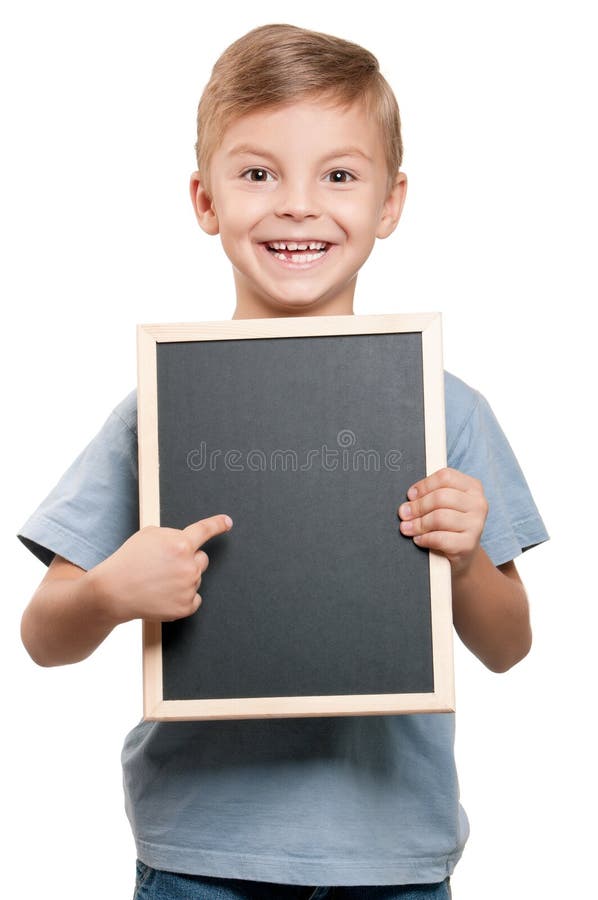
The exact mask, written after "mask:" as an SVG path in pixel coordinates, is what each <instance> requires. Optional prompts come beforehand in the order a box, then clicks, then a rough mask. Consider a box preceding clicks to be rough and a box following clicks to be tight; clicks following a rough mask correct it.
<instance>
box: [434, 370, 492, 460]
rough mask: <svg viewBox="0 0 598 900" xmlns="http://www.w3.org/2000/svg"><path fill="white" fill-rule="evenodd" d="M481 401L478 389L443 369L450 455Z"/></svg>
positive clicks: (448, 452) (448, 450)
mask: <svg viewBox="0 0 598 900" xmlns="http://www.w3.org/2000/svg"><path fill="white" fill-rule="evenodd" d="M482 401H483V397H482V395H481V394H480V392H479V391H477V390H476V389H475V388H473V387H471V385H469V384H467V383H466V382H465V381H463V380H462V379H461V378H457V376H456V375H453V374H452V373H451V372H447V371H446V369H445V370H444V406H445V418H446V446H447V454H448V456H449V457H450V456H451V455H452V452H453V450H454V449H455V447H456V445H457V443H458V441H459V438H460V436H461V434H462V432H463V430H464V428H465V427H466V426H467V424H468V423H469V422H470V421H471V418H472V416H473V414H474V412H475V410H476V408H477V407H478V406H479V404H480V403H481V402H482Z"/></svg>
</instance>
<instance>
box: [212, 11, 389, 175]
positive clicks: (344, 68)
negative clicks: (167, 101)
mask: <svg viewBox="0 0 598 900" xmlns="http://www.w3.org/2000/svg"><path fill="white" fill-rule="evenodd" d="M307 96H317V97H320V96H326V97H329V98H330V100H331V102H333V103H335V104H336V105H338V106H342V107H344V106H350V105H351V104H352V103H354V102H355V101H357V100H361V101H362V102H363V103H364V104H365V107H366V111H367V113H368V114H369V115H372V116H373V118H374V121H375V122H376V123H377V124H378V126H379V128H380V131H381V135H382V140H383V144H384V153H385V158H386V164H387V168H388V189H389V190H390V188H391V187H392V185H393V184H394V181H395V178H396V175H397V173H398V171H399V167H400V165H401V161H402V158H403V143H402V140H401V119H400V115H399V107H398V104H397V101H396V98H395V95H394V94H393V92H392V89H391V87H390V85H389V84H388V82H387V81H386V79H385V78H384V77H383V76H382V74H381V73H380V68H379V65H378V60H377V59H376V57H375V56H374V55H373V54H372V53H370V52H369V50H365V49H364V48H363V47H360V46H359V44H353V43H351V42H350V41H345V40H343V39H342V38H337V37H333V36H332V35H329V34H322V33H320V32H318V31H307V30H306V29H305V28H298V27H296V26H294V25H262V26H260V27H259V28H254V29H253V31H250V32H248V33H247V34H245V35H243V37H241V38H239V39H238V40H237V41H235V42H234V43H233V44H231V45H230V47H227V49H226V50H225V51H224V53H223V54H222V55H221V56H220V57H219V59H218V60H217V61H216V64H215V65H214V68H213V69H212V74H211V77H210V80H209V82H208V83H207V85H206V87H205V89H204V91H203V94H202V96H201V99H200V101H199V107H198V110H197V143H196V144H195V153H196V157H197V168H198V170H199V172H200V174H201V175H202V179H203V182H204V186H205V187H206V189H207V190H208V192H209V191H210V187H209V164H210V160H211V158H212V154H213V153H214V151H215V149H216V147H217V146H218V144H219V143H220V141H221V139H222V136H223V134H224V132H225V130H226V128H227V127H228V126H229V125H230V124H231V123H232V122H233V121H234V120H235V119H238V118H240V117H241V116H244V115H247V114H248V113H251V112H255V111H257V110H261V109H265V108H267V107H273V106H278V105H282V104H284V103H289V102H292V101H294V100H298V99H300V98H305V97H307Z"/></svg>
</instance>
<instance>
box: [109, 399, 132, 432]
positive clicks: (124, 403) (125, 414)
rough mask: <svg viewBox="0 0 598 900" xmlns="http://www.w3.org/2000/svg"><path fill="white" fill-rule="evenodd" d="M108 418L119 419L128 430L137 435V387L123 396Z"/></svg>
mask: <svg viewBox="0 0 598 900" xmlns="http://www.w3.org/2000/svg"><path fill="white" fill-rule="evenodd" d="M110 418H113V419H119V420H120V421H121V422H122V423H123V424H124V425H126V426H127V428H128V429H129V431H132V432H133V434H134V435H135V436H136V435H137V388H133V390H132V391H130V392H129V393H128V394H127V395H126V397H123V399H122V400H121V401H120V403H118V404H117V405H116V406H115V407H114V409H113V410H112V412H111V413H110Z"/></svg>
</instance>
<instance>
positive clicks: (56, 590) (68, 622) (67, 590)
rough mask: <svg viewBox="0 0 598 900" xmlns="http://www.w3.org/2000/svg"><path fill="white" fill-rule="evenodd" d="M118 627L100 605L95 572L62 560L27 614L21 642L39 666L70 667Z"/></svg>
mask: <svg viewBox="0 0 598 900" xmlns="http://www.w3.org/2000/svg"><path fill="white" fill-rule="evenodd" d="M116 624H117V622H116V621H115V620H113V619H112V618H111V617H110V616H109V614H108V613H107V611H106V610H105V609H104V606H103V604H102V602H101V600H100V595H99V593H98V591H97V589H96V578H95V570H94V569H90V570H89V571H86V570H85V569H81V568H80V567H79V566H76V565H75V564H74V563H71V562H69V561H68V560H66V559H64V558H63V557H62V556H58V555H57V556H55V557H54V559H53V560H52V562H51V563H50V565H49V566H48V571H47V572H46V575H45V577H44V578H43V580H42V581H41V583H40V585H39V587H38V588H37V590H36V592H35V594H34V595H33V597H32V598H31V601H30V603H29V605H28V606H27V608H26V610H25V612H24V613H23V617H22V619H21V640H22V641H23V644H24V646H25V649H26V650H27V652H28V653H29V655H30V656H31V658H32V659H33V660H34V662H36V663H37V664H38V665H40V666H60V665H66V664H67V663H74V662H80V661H81V660H82V659H86V658H87V657H88V656H89V655H90V654H91V653H93V651H94V650H95V649H96V647H98V646H99V645H100V644H101V643H102V641H103V640H104V639H105V638H106V637H108V635H109V634H110V632H111V631H112V629H113V628H114V626H115V625H116Z"/></svg>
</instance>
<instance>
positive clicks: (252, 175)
mask: <svg viewBox="0 0 598 900" xmlns="http://www.w3.org/2000/svg"><path fill="white" fill-rule="evenodd" d="M241 178H244V179H245V181H254V182H256V181H257V182H258V183H259V182H261V181H268V179H269V178H270V179H271V178H272V175H270V172H267V171H266V169H260V168H254V169H247V170H246V171H245V172H243V174H242V175H241Z"/></svg>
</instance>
